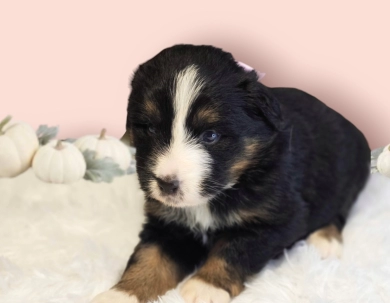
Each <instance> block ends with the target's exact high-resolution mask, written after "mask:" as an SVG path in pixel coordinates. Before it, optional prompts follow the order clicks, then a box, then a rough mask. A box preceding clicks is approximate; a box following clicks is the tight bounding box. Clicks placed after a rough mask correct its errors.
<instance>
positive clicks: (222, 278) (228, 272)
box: [194, 243, 244, 297]
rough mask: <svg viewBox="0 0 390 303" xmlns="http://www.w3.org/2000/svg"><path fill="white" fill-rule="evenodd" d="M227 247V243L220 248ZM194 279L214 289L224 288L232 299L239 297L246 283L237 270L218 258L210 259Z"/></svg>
mask: <svg viewBox="0 0 390 303" xmlns="http://www.w3.org/2000/svg"><path fill="white" fill-rule="evenodd" d="M225 245H226V243H221V245H220V247H223V246H225ZM194 279H200V280H202V281H203V282H206V283H209V284H211V285H213V286H214V287H217V288H222V289H224V290H226V291H227V292H228V293H229V294H230V296H232V297H235V296H237V295H239V294H240V293H241V292H242V291H243V289H244V283H243V281H242V279H241V278H240V275H239V273H238V272H237V271H236V269H235V268H233V267H231V266H229V265H228V264H227V263H226V261H225V260H224V259H222V258H219V257H217V256H212V257H211V258H209V259H208V260H207V261H206V263H205V264H204V265H203V266H202V267H201V268H200V269H199V271H198V272H197V273H196V275H195V276H194Z"/></svg>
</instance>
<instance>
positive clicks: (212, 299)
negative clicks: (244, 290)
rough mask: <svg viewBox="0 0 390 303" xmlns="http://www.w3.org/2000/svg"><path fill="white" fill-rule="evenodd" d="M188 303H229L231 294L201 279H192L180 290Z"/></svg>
mask: <svg viewBox="0 0 390 303" xmlns="http://www.w3.org/2000/svg"><path fill="white" fill-rule="evenodd" d="M180 294H181V296H182V297H183V298H184V301H185V302H186V303H229V302H230V295H229V293H228V292H227V291H226V290H224V289H222V288H217V287H215V286H213V285H211V284H208V283H206V282H203V281H202V280H200V279H196V278H192V279H189V280H188V281H187V282H185V283H184V285H183V286H182V288H181V290H180Z"/></svg>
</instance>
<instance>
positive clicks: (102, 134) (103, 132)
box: [99, 128, 107, 140]
mask: <svg viewBox="0 0 390 303" xmlns="http://www.w3.org/2000/svg"><path fill="white" fill-rule="evenodd" d="M106 132H107V130H106V129H105V128H103V129H102V131H101V133H100V137H99V140H104V139H106V137H105V136H106Z"/></svg>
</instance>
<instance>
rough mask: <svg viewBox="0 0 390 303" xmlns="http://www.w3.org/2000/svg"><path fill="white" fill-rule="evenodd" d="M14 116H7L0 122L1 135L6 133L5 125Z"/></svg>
mask: <svg viewBox="0 0 390 303" xmlns="http://www.w3.org/2000/svg"><path fill="white" fill-rule="evenodd" d="M11 119H12V117H11V116H7V117H5V119H4V120H3V121H1V122H0V135H4V132H3V127H4V126H5V125H6V124H7V123H8V122H9V121H11Z"/></svg>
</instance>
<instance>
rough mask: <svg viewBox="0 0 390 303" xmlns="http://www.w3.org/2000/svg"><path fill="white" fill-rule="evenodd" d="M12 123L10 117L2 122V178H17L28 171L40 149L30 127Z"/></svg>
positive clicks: (0, 123)
mask: <svg viewBox="0 0 390 303" xmlns="http://www.w3.org/2000/svg"><path fill="white" fill-rule="evenodd" d="M10 121H11V117H10V116H8V117H7V118H5V119H4V120H3V121H1V122H0V178H1V177H8V178H11V177H15V176H17V175H19V174H21V173H23V172H24V171H26V170H27V169H28V168H29V167H30V166H31V161H32V159H33V157H34V154H35V152H36V151H37V149H38V147H39V142H38V138H37V135H36V134H35V131H34V129H33V128H32V127H31V126H30V125H28V124H26V123H14V124H11V123H9V122H10Z"/></svg>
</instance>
